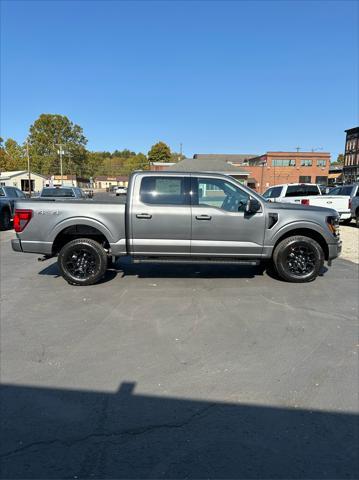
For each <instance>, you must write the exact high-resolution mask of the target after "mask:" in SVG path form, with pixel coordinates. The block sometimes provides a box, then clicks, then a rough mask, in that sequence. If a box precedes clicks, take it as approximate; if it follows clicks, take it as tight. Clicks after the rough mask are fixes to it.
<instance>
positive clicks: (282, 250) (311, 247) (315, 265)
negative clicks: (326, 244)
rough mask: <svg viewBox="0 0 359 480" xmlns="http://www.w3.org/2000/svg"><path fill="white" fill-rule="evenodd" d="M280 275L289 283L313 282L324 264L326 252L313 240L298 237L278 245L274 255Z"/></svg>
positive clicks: (285, 240)
mask: <svg viewBox="0 0 359 480" xmlns="http://www.w3.org/2000/svg"><path fill="white" fill-rule="evenodd" d="M273 262H274V265H275V268H276V270H277V272H278V275H279V276H280V277H281V278H282V279H283V280H286V281H287V282H297V283H304V282H311V281H313V280H314V279H315V278H316V277H317V276H318V275H319V273H320V270H321V268H322V267H323V264H324V252H323V249H322V247H321V246H320V245H319V243H318V242H316V241H315V240H313V238H310V237H305V236H302V235H296V236H293V237H288V238H285V239H284V240H282V241H281V242H279V243H278V245H277V246H276V248H275V250H274V253H273Z"/></svg>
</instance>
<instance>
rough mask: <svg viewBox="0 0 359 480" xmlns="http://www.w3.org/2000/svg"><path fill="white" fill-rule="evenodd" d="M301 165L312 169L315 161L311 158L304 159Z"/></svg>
mask: <svg viewBox="0 0 359 480" xmlns="http://www.w3.org/2000/svg"><path fill="white" fill-rule="evenodd" d="M300 165H301V166H302V167H311V166H312V165H313V160H311V159H310V158H302V160H301V161H300Z"/></svg>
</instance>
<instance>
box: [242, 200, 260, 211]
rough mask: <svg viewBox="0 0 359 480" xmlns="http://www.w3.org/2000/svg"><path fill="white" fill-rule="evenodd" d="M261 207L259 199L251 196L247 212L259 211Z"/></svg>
mask: <svg viewBox="0 0 359 480" xmlns="http://www.w3.org/2000/svg"><path fill="white" fill-rule="evenodd" d="M260 209H261V204H260V203H259V202H258V200H256V199H255V198H253V197H249V199H248V201H247V204H246V208H245V212H246V213H257V212H259V210H260Z"/></svg>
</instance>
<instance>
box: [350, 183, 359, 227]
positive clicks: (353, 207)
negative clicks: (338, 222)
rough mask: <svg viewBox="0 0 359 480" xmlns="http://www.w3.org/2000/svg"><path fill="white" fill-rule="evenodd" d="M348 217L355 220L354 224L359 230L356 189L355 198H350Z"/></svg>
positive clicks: (358, 189)
mask: <svg viewBox="0 0 359 480" xmlns="http://www.w3.org/2000/svg"><path fill="white" fill-rule="evenodd" d="M350 215H351V219H354V220H355V224H356V226H357V227H358V228H359V188H357V190H356V192H355V196H354V195H353V196H352V197H351V205H350Z"/></svg>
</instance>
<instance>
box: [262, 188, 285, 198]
mask: <svg viewBox="0 0 359 480" xmlns="http://www.w3.org/2000/svg"><path fill="white" fill-rule="evenodd" d="M282 188H283V187H273V188H268V190H266V191H265V192H264V193H263V195H262V196H263V197H264V198H278V197H280V194H281V193H282Z"/></svg>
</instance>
